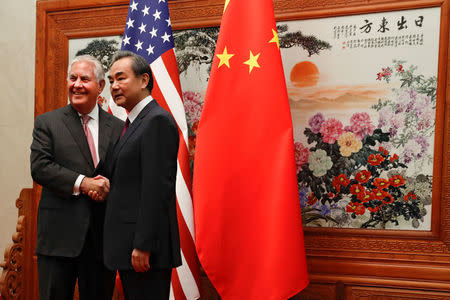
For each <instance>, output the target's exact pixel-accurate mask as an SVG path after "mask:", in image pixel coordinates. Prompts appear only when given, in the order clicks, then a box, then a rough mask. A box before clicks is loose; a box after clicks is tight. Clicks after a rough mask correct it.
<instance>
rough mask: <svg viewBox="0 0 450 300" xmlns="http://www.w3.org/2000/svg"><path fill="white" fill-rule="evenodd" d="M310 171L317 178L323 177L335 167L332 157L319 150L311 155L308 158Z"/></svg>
mask: <svg viewBox="0 0 450 300" xmlns="http://www.w3.org/2000/svg"><path fill="white" fill-rule="evenodd" d="M308 163H309V169H310V170H311V171H312V172H313V175H314V176H316V177H320V176H323V175H325V174H326V173H327V171H328V170H329V169H331V167H332V166H333V162H332V161H331V157H329V156H328V155H327V153H326V152H325V150H322V149H318V150H316V151H313V152H311V153H310V154H309V157H308Z"/></svg>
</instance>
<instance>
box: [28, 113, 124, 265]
mask: <svg viewBox="0 0 450 300" xmlns="http://www.w3.org/2000/svg"><path fill="white" fill-rule="evenodd" d="M122 129H123V122H122V121H121V120H119V119H118V118H116V117H114V116H112V115H110V114H108V113H107V112H105V111H104V110H103V109H101V108H100V109H99V141H98V143H99V145H98V152H99V158H100V159H99V163H98V165H97V168H94V163H93V161H92V157H91V153H90V151H89V145H88V142H87V140H86V136H85V134H84V131H83V126H82V124H81V121H80V117H79V115H78V113H77V112H76V111H75V109H73V108H72V106H71V105H67V106H65V107H62V108H60V109H57V110H54V111H51V112H48V113H45V114H43V115H40V116H38V117H37V118H36V120H35V123H34V130H33V142H32V144H31V175H32V177H33V179H34V181H36V182H37V183H38V184H40V185H42V194H41V200H40V202H39V209H38V220H37V243H36V253H37V254H42V255H50V256H64V257H76V256H78V255H79V254H80V252H81V250H82V247H83V244H84V241H85V238H86V233H87V230H88V228H89V227H90V228H91V230H92V231H93V233H94V236H95V241H94V243H95V244H96V245H95V247H96V250H97V252H98V254H101V252H102V249H101V244H102V243H101V242H102V239H103V237H102V234H103V220H104V209H105V204H104V203H96V202H94V201H93V200H91V199H90V198H89V197H87V196H84V195H80V196H73V195H72V194H73V186H74V183H75V180H76V179H77V177H78V175H80V174H83V175H86V176H88V177H93V176H95V175H97V174H103V173H104V172H103V169H104V166H105V162H106V161H107V160H108V157H107V152H108V149H111V148H113V147H114V144H115V142H116V141H117V140H118V138H119V137H120V133H121V132H122ZM109 152H111V151H109Z"/></svg>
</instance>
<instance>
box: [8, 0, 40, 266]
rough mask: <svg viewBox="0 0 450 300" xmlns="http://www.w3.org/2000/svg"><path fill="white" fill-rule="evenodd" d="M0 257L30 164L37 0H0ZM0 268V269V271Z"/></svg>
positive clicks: (11, 230) (14, 220)
mask: <svg viewBox="0 0 450 300" xmlns="http://www.w3.org/2000/svg"><path fill="white" fill-rule="evenodd" d="M0 28H1V29H0V32H1V36H2V38H1V39H0V68H1V69H0V95H1V96H0V195H1V196H0V260H1V261H3V251H4V249H5V247H6V246H8V245H9V244H10V243H12V240H11V235H12V234H13V233H14V232H15V228H16V223H17V209H16V207H15V200H16V198H17V197H18V196H19V193H20V191H21V189H22V188H26V187H31V186H32V180H31V176H30V167H29V160H30V159H29V155H30V154H29V153H30V150H29V148H30V143H31V132H32V128H33V118H34V53H35V40H36V38H35V37H36V32H35V31H36V29H35V28H36V0H13V1H12V0H7V1H4V0H2V1H0ZM0 271H1V270H0Z"/></svg>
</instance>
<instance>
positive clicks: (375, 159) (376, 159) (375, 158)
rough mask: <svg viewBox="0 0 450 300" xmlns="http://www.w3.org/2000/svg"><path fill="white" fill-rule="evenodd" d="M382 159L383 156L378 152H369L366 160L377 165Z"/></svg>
mask: <svg viewBox="0 0 450 300" xmlns="http://www.w3.org/2000/svg"><path fill="white" fill-rule="evenodd" d="M383 161H384V157H383V156H381V155H380V154H377V155H375V154H370V155H369V158H368V159H367V162H368V163H369V164H371V165H372V166H379V165H380V164H381V163H382V162H383Z"/></svg>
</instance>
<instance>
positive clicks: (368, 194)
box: [356, 190, 375, 203]
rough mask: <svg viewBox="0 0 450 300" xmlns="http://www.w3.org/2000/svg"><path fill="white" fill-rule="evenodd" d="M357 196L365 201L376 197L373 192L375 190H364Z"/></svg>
mask: <svg viewBox="0 0 450 300" xmlns="http://www.w3.org/2000/svg"><path fill="white" fill-rule="evenodd" d="M356 197H357V198H358V199H359V200H360V201H361V202H363V203H364V202H369V201H370V200H373V199H375V195H374V194H373V192H371V191H367V190H365V191H362V192H361V193H359V194H358V195H356Z"/></svg>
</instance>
